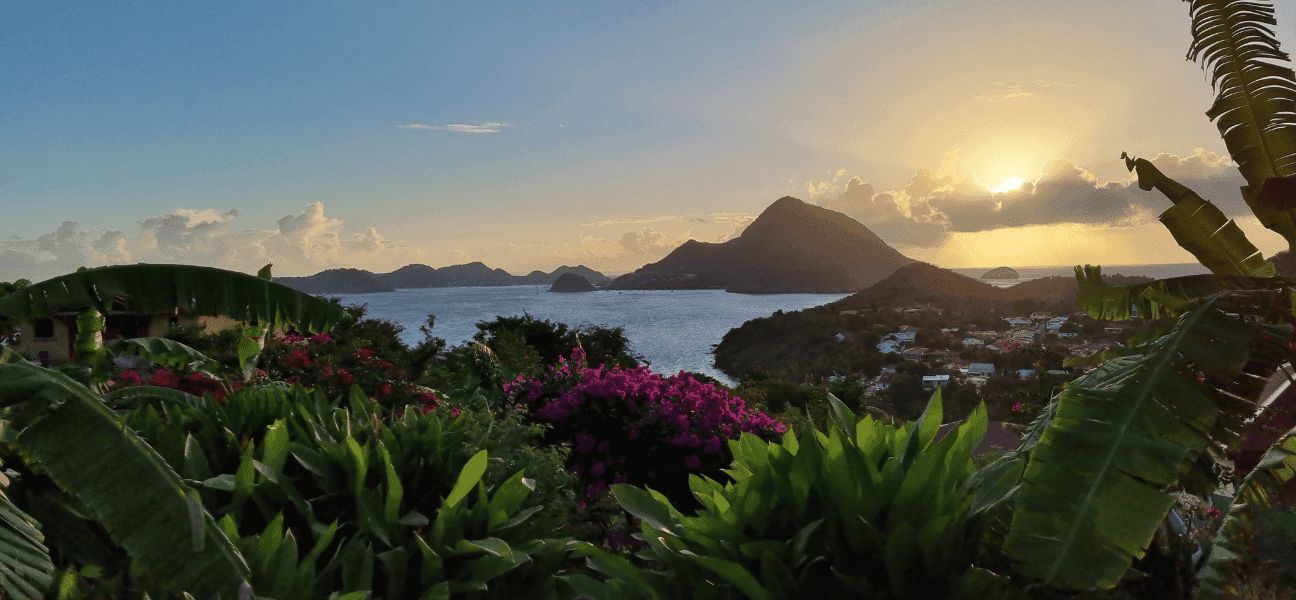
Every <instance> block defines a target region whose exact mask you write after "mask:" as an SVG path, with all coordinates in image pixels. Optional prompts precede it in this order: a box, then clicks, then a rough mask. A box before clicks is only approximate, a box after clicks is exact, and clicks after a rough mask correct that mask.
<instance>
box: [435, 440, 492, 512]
mask: <svg viewBox="0 0 1296 600" xmlns="http://www.w3.org/2000/svg"><path fill="white" fill-rule="evenodd" d="M485 473H486V451H485V450H482V451H480V452H478V453H477V454H474V455H473V457H472V458H470V459H468V464H465V465H464V467H463V470H461V471H459V479H458V480H456V481H455V484H454V487H453V488H451V489H450V495H449V496H446V499H445V502H443V503H442V506H443V507H452V506H457V505H458V504H459V502H460V501H462V500H463V499H464V498H465V497H467V496H468V492H470V491H472V489H473V486H475V485H477V482H479V481H481V478H482V475H484V474H485ZM442 510H444V508H443V509H442Z"/></svg>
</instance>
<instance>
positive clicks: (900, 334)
mask: <svg viewBox="0 0 1296 600" xmlns="http://www.w3.org/2000/svg"><path fill="white" fill-rule="evenodd" d="M916 335H918V330H917V329H910V330H907V331H906V330H905V329H901V330H900V331H897V332H895V333H893V334H891V335H890V336H888V337H893V338H895V339H896V341H900V342H912V341H914V336H916Z"/></svg>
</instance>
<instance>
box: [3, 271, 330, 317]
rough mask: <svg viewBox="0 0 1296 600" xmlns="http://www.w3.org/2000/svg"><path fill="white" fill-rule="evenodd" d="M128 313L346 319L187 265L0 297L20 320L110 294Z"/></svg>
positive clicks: (258, 282) (297, 295)
mask: <svg viewBox="0 0 1296 600" xmlns="http://www.w3.org/2000/svg"><path fill="white" fill-rule="evenodd" d="M118 296H120V297H123V298H126V299H127V306H128V308H129V309H130V310H131V311H132V312H137V313H144V314H161V313H169V314H174V313H175V311H176V310H177V309H179V310H180V312H181V313H183V314H189V315H225V316H228V317H230V318H232V319H234V320H237V321H246V322H259V323H271V322H276V321H282V322H287V323H293V324H295V325H296V326H297V327H298V328H299V329H303V330H310V331H315V332H319V331H326V330H328V329H330V328H332V327H333V326H335V325H337V324H338V323H341V322H342V320H343V319H346V318H348V317H347V313H346V311H345V310H343V309H342V307H340V306H337V305H334V304H332V303H331V302H328V301H326V300H321V299H319V298H315V297H313V296H310V295H308V294H303V293H301V292H298V291H297V290H294V289H292V288H290V287H288V286H286V285H282V284H278V283H273V282H270V281H266V280H263V279H259V278H257V277H254V276H252V275H245V274H243V273H236V272H234V271H225V270H222V269H213V268H210V267H195V266H189V265H148V264H135V265H114V266H108V267H98V268H94V269H86V270H84V271H77V272H75V273H69V274H67V275H63V276H61V277H55V278H53V279H47V280H45V281H42V282H40V283H37V284H34V285H30V286H27V287H25V288H22V289H19V290H16V291H14V292H13V293H10V294H8V295H6V296H4V297H3V298H0V315H5V316H8V317H11V318H14V319H20V320H26V319H33V318H36V317H48V316H52V315H53V313H54V312H56V311H61V310H82V309H86V308H95V309H98V310H99V311H100V312H106V311H109V310H111V308H112V306H111V305H112V303H113V299H114V298H115V297H118Z"/></svg>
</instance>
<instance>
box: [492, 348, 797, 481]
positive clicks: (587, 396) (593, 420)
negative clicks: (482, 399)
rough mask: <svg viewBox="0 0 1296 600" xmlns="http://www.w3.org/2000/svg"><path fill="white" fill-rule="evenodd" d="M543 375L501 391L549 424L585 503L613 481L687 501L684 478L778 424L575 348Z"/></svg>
mask: <svg viewBox="0 0 1296 600" xmlns="http://www.w3.org/2000/svg"><path fill="white" fill-rule="evenodd" d="M560 361H561V362H560V364H559V366H558V367H557V368H551V370H550V372H548V373H546V375H545V376H544V377H542V378H525V377H519V379H518V380H517V381H514V382H512V383H510V384H508V385H507V386H506V393H507V394H508V395H509V398H510V400H511V401H512V402H514V403H516V404H518V405H521V406H523V407H525V409H526V410H527V412H528V414H530V415H531V417H532V418H534V419H536V420H538V421H540V422H543V423H549V424H552V426H553V428H552V429H551V430H550V431H549V432H548V434H546V436H545V441H546V442H548V443H550V444H558V443H568V444H570V445H571V447H572V454H571V457H570V459H569V460H568V467H569V468H570V469H571V470H572V472H574V473H576V474H577V475H578V476H579V477H580V478H581V481H582V483H583V485H584V488H583V490H581V492H582V493H581V494H580V495H581V496H582V499H583V500H585V501H587V502H588V501H591V500H597V499H599V498H601V497H603V496H604V495H605V494H606V492H607V490H608V486H609V485H611V484H616V483H627V482H628V483H634V484H636V485H651V486H653V487H654V489H659V490H661V491H662V493H664V494H667V495H668V497H671V498H672V499H673V500H674V501H676V502H680V503H682V504H688V503H689V502H690V501H691V498H692V496H691V493H690V492H689V489H688V480H687V478H686V477H684V473H685V472H688V473H702V472H710V473H719V471H720V469H722V468H724V467H725V466H726V465H728V464H729V461H730V458H731V457H729V456H728V454H727V453H726V452H725V451H724V441H725V440H728V439H731V438H734V437H737V436H739V435H741V434H743V433H753V434H757V435H760V436H762V437H766V438H772V437H773V436H775V435H777V434H781V433H782V432H784V431H786V429H787V427H786V426H785V425H783V424H782V423H779V422H777V421H775V420H774V419H771V418H770V417H769V416H767V415H765V414H764V413H760V412H758V411H754V410H751V409H749V408H747V406H746V404H745V403H744V402H743V400H742V399H741V398H738V397H732V396H730V395H729V393H728V392H727V391H726V390H724V389H723V388H717V387H716V386H715V385H714V384H710V383H700V382H698V381H697V380H696V379H694V378H693V377H691V376H689V375H686V374H680V375H675V376H671V377H662V376H661V375H657V374H655V373H653V372H652V371H650V370H648V368H646V367H636V368H629V369H627V368H618V367H612V368H608V367H604V366H600V367H598V368H588V367H587V366H586V364H585V358H584V354H583V353H582V352H581V350H580V349H579V348H577V349H575V350H573V351H572V354H571V360H570V361H567V360H566V359H560Z"/></svg>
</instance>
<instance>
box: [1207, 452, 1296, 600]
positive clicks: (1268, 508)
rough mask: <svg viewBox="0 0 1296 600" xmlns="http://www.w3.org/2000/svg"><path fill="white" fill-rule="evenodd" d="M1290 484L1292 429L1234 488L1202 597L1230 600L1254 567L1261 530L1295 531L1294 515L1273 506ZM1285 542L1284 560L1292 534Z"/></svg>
mask: <svg viewBox="0 0 1296 600" xmlns="http://www.w3.org/2000/svg"><path fill="white" fill-rule="evenodd" d="M1293 479H1296V429H1294V430H1292V431H1289V432H1287V433H1286V434H1285V435H1283V436H1282V437H1281V438H1279V440H1278V441H1277V442H1276V443H1274V445H1273V447H1272V448H1270V449H1269V451H1268V452H1266V453H1265V455H1264V457H1263V458H1262V459H1261V460H1260V463H1259V464H1257V465H1256V468H1255V469H1254V470H1252V471H1251V473H1249V474H1248V475H1247V476H1246V478H1245V479H1243V480H1242V482H1241V483H1240V484H1239V485H1238V488H1237V489H1238V493H1237V496H1236V498H1235V500H1234V503H1233V504H1232V506H1230V507H1226V509H1227V511H1228V512H1227V513H1226V514H1227V516H1226V518H1225V520H1224V523H1223V524H1222V525H1221V526H1220V529H1219V531H1218V532H1217V533H1216V536H1215V539H1214V541H1213V543H1212V544H1211V547H1210V552H1209V554H1208V555H1207V557H1206V561H1205V562H1206V567H1205V568H1204V569H1203V572H1202V586H1201V592H1202V593H1201V597H1202V598H1233V597H1237V595H1238V593H1239V585H1240V582H1241V581H1243V580H1245V579H1247V576H1248V574H1249V573H1251V572H1253V571H1254V570H1256V569H1257V568H1258V567H1259V560H1258V554H1259V552H1258V547H1257V546H1258V544H1259V543H1260V541H1261V537H1262V535H1263V530H1264V529H1266V525H1268V527H1267V528H1268V529H1282V528H1283V527H1282V526H1283V525H1285V526H1286V529H1287V531H1291V532H1296V527H1293V526H1292V525H1293V524H1292V520H1293V519H1296V515H1292V514H1291V513H1290V512H1286V511H1284V510H1281V509H1279V508H1277V507H1275V506H1274V505H1273V499H1272V496H1273V495H1274V494H1276V493H1277V492H1279V491H1280V490H1282V488H1283V487H1285V486H1287V485H1289V484H1290V482H1291V481H1292V480H1293ZM1289 536H1290V537H1288V539H1287V540H1286V545H1287V546H1288V548H1287V554H1288V555H1289V556H1290V555H1291V552H1292V550H1293V544H1296V535H1290V534H1289Z"/></svg>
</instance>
